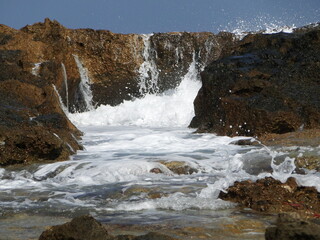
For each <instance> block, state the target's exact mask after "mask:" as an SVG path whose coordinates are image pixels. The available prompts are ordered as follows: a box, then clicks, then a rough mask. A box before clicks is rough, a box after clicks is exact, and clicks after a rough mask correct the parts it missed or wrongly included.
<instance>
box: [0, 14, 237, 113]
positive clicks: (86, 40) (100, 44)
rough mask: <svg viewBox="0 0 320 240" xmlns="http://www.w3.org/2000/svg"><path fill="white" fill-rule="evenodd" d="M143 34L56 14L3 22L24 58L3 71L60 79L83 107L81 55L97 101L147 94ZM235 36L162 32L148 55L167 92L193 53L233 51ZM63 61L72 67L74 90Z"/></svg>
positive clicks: (73, 105) (3, 31) (43, 80)
mask: <svg viewBox="0 0 320 240" xmlns="http://www.w3.org/2000/svg"><path fill="white" fill-rule="evenodd" d="M143 38H144V36H142V35H137V34H115V33H112V32H110V31H104V30H92V29H76V30H74V29H67V28H65V27H64V26H62V25H61V24H60V23H58V22H57V21H51V20H50V19H45V21H44V22H43V23H36V24H34V25H31V26H26V27H24V28H22V29H21V30H15V29H11V28H9V27H7V26H4V25H1V26H0V43H1V44H0V52H1V51H3V53H2V55H3V54H5V56H6V58H11V59H13V58H14V59H16V60H17V62H18V64H14V65H10V66H8V67H9V68H7V70H8V69H9V71H4V74H2V73H1V75H2V76H0V79H1V78H5V79H8V78H9V79H10V78H11V76H8V75H12V73H11V72H12V71H13V72H14V71H15V70H16V69H20V70H21V69H22V70H23V74H22V73H21V71H18V72H19V75H20V76H16V75H15V76H14V79H18V80H21V76H22V75H23V78H24V81H26V79H28V78H30V76H31V77H35V79H34V80H33V81H32V82H33V84H36V85H38V86H39V85H41V84H42V85H41V86H43V84H48V83H50V84H54V85H55V86H56V87H57V89H58V91H59V93H60V95H61V97H62V98H63V102H64V103H67V102H68V103H69V106H68V107H69V110H70V111H83V110H85V106H84V104H83V97H82V95H81V93H80V91H79V83H80V74H79V69H78V66H77V64H76V61H75V56H78V58H79V60H80V61H81V62H82V65H83V67H84V68H86V69H87V72H88V76H89V78H90V82H91V90H92V91H93V103H94V105H100V104H109V105H117V104H120V103H121V102H122V101H123V100H131V99H133V98H136V97H141V96H142V95H143V93H141V92H140V91H139V90H140V89H139V86H138V82H139V81H140V80H139V73H138V72H139V68H140V65H141V63H142V62H143V61H144V60H145V59H144V54H143V52H144V49H145V47H144V40H143ZM234 41H235V40H234V37H233V35H232V34H230V33H221V34H218V35H214V34H212V33H157V34H154V35H153V36H150V39H149V44H150V49H149V52H148V55H149V59H147V60H150V61H153V62H154V63H155V64H156V65H157V70H158V76H159V79H158V84H157V88H156V89H155V91H157V92H163V91H165V90H168V89H171V88H172V87H175V86H177V85H178V84H179V83H180V80H181V79H180V78H181V76H183V75H184V74H186V73H187V71H188V67H189V65H190V63H191V62H192V59H193V54H195V58H196V60H197V62H198V63H199V66H197V67H200V65H201V66H205V65H206V64H207V63H208V62H210V61H212V60H215V59H217V58H219V57H220V56H222V55H224V54H225V53H227V52H229V51H230V49H231V46H232V45H233V42H234ZM4 52H5V53H4ZM200 52H201V54H200ZM0 55H1V54H0ZM36 64H38V65H36ZM62 64H63V66H64V68H65V70H66V76H67V82H68V94H67V92H66V86H65V84H64V74H63V71H64V69H63V67H62ZM17 65H18V66H17ZM36 66H38V67H36ZM35 67H36V68H35ZM0 72H2V71H1V65H0ZM31 73H33V74H34V75H36V76H32V74H31ZM21 74H22V75H21ZM148 74H149V75H150V74H151V73H150V72H149V73H148ZM67 97H68V99H66V98H67Z"/></svg>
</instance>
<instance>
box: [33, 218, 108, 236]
mask: <svg viewBox="0 0 320 240" xmlns="http://www.w3.org/2000/svg"><path fill="white" fill-rule="evenodd" d="M69 239H73V240H111V239H114V238H113V237H112V236H109V235H108V232H107V230H106V229H105V228H104V227H103V226H102V225H101V223H99V222H98V221H97V220H95V219H94V218H93V217H92V216H81V217H76V218H74V219H73V220H72V221H71V222H68V223H65V224H62V225H58V226H54V227H50V228H49V229H47V230H46V231H44V232H43V233H42V234H41V236H40V237H39V240H69Z"/></svg>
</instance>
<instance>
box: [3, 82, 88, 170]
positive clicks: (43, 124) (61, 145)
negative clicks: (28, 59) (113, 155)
mask: <svg viewBox="0 0 320 240" xmlns="http://www.w3.org/2000/svg"><path fill="white" fill-rule="evenodd" d="M0 95H1V103H0V139H1V144H0V166H7V165H12V164H26V163H32V162H41V161H62V160H66V159H68V158H69V156H70V155H71V154H74V153H75V152H76V151H77V150H79V149H81V148H82V146H81V145H80V144H79V143H78V141H77V139H78V138H79V137H80V135H81V132H80V131H79V130H78V129H77V128H76V127H75V126H74V125H73V124H72V123H71V122H70V121H69V119H68V118H67V116H66V115H65V113H64V112H63V111H62V110H61V107H60V103H59V99H58V96H57V95H56V93H55V91H54V89H53V88H52V86H46V87H44V88H40V87H37V86H35V85H33V84H29V83H24V82H21V81H18V80H5V81H0Z"/></svg>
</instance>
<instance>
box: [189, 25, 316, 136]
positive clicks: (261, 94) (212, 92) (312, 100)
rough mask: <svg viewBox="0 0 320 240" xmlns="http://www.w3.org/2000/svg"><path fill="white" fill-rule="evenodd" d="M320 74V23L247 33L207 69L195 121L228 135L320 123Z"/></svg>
mask: <svg viewBox="0 0 320 240" xmlns="http://www.w3.org/2000/svg"><path fill="white" fill-rule="evenodd" d="M319 74H320V27H319V26H317V27H312V28H304V29H300V30H297V31H296V32H294V33H278V34H271V35H267V34H251V35H248V36H246V37H245V38H244V39H243V40H242V41H241V42H240V43H239V46H238V47H236V48H235V51H234V52H233V54H232V55H230V56H228V57H225V58H223V59H220V60H218V61H214V62H212V63H211V64H209V65H208V66H207V67H206V69H205V70H204V72H202V74H201V79H202V83H203V86H202V88H201V89H200V91H199V93H198V96H197V98H196V99H195V102H194V105H195V114H196V116H195V118H194V119H193V120H192V122H191V125H190V126H191V127H196V128H198V131H200V132H214V133H217V134H219V135H229V136H234V135H247V136H260V135H263V134H266V133H277V134H283V133H287V132H293V131H296V130H298V129H299V128H305V129H311V128H319V126H320V104H319V103H320V94H319V92H320V81H319Z"/></svg>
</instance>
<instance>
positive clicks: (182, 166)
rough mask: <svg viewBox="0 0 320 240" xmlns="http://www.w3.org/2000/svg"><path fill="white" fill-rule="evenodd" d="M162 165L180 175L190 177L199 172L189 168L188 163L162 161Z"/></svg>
mask: <svg viewBox="0 0 320 240" xmlns="http://www.w3.org/2000/svg"><path fill="white" fill-rule="evenodd" d="M160 163H161V164H163V165H164V166H166V167H167V168H168V169H169V170H170V171H172V172H173V173H175V174H178V175H181V174H183V175H189V174H193V173H197V172H198V170H197V169H195V168H193V167H191V166H189V165H188V164H187V163H186V162H181V161H170V162H168V161H160Z"/></svg>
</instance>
